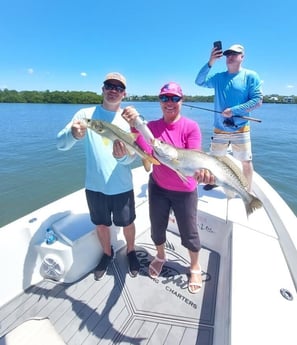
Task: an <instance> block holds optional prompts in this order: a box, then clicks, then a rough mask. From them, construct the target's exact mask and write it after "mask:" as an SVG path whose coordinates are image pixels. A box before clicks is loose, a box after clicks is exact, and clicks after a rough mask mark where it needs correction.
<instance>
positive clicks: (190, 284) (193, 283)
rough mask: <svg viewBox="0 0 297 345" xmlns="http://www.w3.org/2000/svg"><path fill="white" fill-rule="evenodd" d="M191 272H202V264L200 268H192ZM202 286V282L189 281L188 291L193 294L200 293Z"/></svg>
mask: <svg viewBox="0 0 297 345" xmlns="http://www.w3.org/2000/svg"><path fill="white" fill-rule="evenodd" d="M190 273H191V274H201V273H202V271H201V266H200V269H199V270H190ZM192 287H194V289H192ZM195 288H199V289H195ZM201 288H202V282H201V283H198V282H191V283H188V291H189V292H190V293H192V294H195V293H198V292H199V291H200V289H201Z"/></svg>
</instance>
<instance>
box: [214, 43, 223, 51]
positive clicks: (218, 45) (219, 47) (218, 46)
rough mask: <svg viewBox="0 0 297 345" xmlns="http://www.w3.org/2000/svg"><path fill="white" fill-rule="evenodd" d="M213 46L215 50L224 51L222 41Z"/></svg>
mask: <svg viewBox="0 0 297 345" xmlns="http://www.w3.org/2000/svg"><path fill="white" fill-rule="evenodd" d="M213 46H214V48H216V49H217V50H222V42H221V41H215V42H213Z"/></svg>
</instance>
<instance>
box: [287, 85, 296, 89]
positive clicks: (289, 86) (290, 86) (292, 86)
mask: <svg viewBox="0 0 297 345" xmlns="http://www.w3.org/2000/svg"><path fill="white" fill-rule="evenodd" d="M294 87H295V86H294V85H287V89H294Z"/></svg>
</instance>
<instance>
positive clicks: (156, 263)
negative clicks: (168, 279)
mask: <svg viewBox="0 0 297 345" xmlns="http://www.w3.org/2000/svg"><path fill="white" fill-rule="evenodd" d="M156 249H157V255H156V256H157V257H158V258H159V260H155V259H154V260H153V261H152V262H151V264H150V265H152V266H153V268H154V270H152V269H151V268H150V267H149V275H150V276H151V277H154V276H158V274H156V272H160V273H161V271H162V267H163V265H164V262H165V247H164V244H161V245H159V246H156Z"/></svg>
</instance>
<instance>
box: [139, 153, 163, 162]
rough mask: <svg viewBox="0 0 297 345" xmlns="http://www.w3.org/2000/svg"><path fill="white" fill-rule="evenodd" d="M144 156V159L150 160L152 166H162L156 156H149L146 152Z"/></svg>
mask: <svg viewBox="0 0 297 345" xmlns="http://www.w3.org/2000/svg"><path fill="white" fill-rule="evenodd" d="M143 156H144V158H143V159H146V160H148V161H149V162H151V163H152V164H155V165H160V164H161V163H160V162H159V161H158V160H157V159H156V158H155V157H154V156H152V155H149V154H147V153H146V152H144V153H143Z"/></svg>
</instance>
